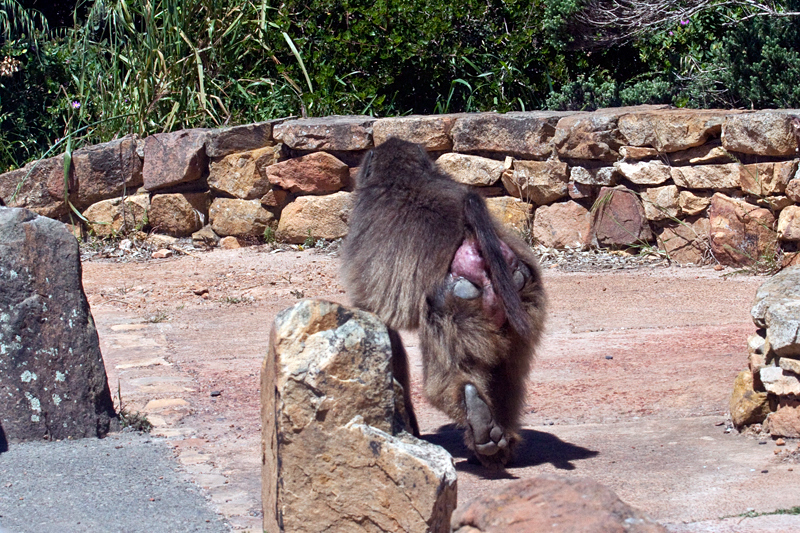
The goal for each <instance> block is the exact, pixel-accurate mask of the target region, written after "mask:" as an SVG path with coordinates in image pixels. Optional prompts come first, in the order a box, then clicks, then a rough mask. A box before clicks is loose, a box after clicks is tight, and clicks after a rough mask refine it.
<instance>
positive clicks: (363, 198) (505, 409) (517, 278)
mask: <svg viewBox="0 0 800 533" xmlns="http://www.w3.org/2000/svg"><path fill="white" fill-rule="evenodd" d="M355 195H356V196H355V197H356V201H355V206H354V208H353V211H352V213H351V215H350V230H349V233H348V236H347V239H346V240H345V245H344V249H343V258H342V259H343V261H342V265H343V266H342V274H343V276H342V277H343V281H344V283H345V286H346V288H347V291H348V294H349V297H350V299H351V301H352V303H353V304H354V305H356V306H358V307H361V308H364V309H367V310H369V311H372V312H374V313H376V314H377V315H378V316H379V317H380V318H381V319H382V320H383V321H384V322H385V323H386V325H387V326H388V328H389V334H390V338H391V341H392V349H393V367H394V372H395V377H396V378H397V379H398V381H400V383H401V385H403V388H404V391H405V402H406V408H407V411H408V412H409V413H410V415H411V423H412V426H413V430H414V431H415V433H417V434H418V433H419V429H418V426H417V423H416V419H415V417H414V416H413V410H412V408H411V402H410V391H409V377H408V368H407V367H408V363H407V359H406V354H405V351H404V349H403V347H402V343H401V342H400V337H399V334H398V333H397V330H398V329H419V334H420V348H421V351H422V359H423V373H424V386H425V394H426V396H427V397H428V398H429V400H430V401H431V403H432V404H433V405H435V406H436V407H437V408H439V409H441V410H442V411H444V412H445V413H447V414H448V415H449V416H450V417H451V418H453V419H454V420H455V421H456V422H457V423H458V424H459V425H460V426H462V427H464V428H465V429H466V436H465V440H466V442H467V445H468V446H469V447H470V449H472V450H473V451H474V452H475V454H476V455H477V457H478V459H480V461H481V462H482V463H483V464H484V465H487V466H490V467H502V466H503V465H505V464H506V462H507V461H508V460H509V458H510V457H511V452H512V449H513V447H514V445H515V444H516V443H517V442H518V441H519V434H518V429H519V418H520V415H521V411H522V408H523V403H524V395H525V394H524V380H525V378H526V377H527V374H528V371H529V368H530V363H531V360H532V358H533V352H534V348H535V346H536V344H537V343H538V340H539V337H540V332H541V329H542V324H543V321H544V306H545V297H544V291H543V288H542V283H541V277H540V273H539V269H538V266H537V261H536V258H535V256H534V255H533V253H532V252H531V250H530V247H528V246H527V245H526V243H525V242H524V241H523V240H522V239H521V238H519V237H518V236H516V235H514V234H513V233H511V232H509V231H507V230H506V229H505V228H503V227H502V226H500V225H499V224H497V223H496V222H495V221H494V220H493V219H492V217H491V215H490V214H489V211H488V210H487V208H486V204H485V202H484V200H483V198H482V197H481V196H480V195H479V194H477V193H476V192H474V191H473V190H472V189H471V188H470V187H468V186H466V185H462V184H460V183H457V182H455V181H453V180H452V179H451V178H450V177H448V176H447V175H446V174H444V173H442V172H440V171H438V170H437V169H436V168H435V167H434V166H433V164H432V163H431V160H430V159H429V158H428V155H427V153H426V152H425V151H424V149H422V148H421V147H420V146H418V145H416V144H413V143H409V142H406V141H401V140H399V139H396V138H390V139H388V140H387V141H386V142H384V143H383V144H381V145H380V146H378V147H376V148H375V149H374V150H372V151H371V152H369V153H368V154H367V155H366V156H365V158H364V161H363V163H362V165H361V171H360V173H359V175H358V178H357V182H356V189H355Z"/></svg>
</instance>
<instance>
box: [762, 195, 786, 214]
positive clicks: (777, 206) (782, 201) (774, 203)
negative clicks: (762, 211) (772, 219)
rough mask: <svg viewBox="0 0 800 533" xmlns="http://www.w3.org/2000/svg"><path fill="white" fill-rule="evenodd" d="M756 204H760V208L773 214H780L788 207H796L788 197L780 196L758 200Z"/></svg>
mask: <svg viewBox="0 0 800 533" xmlns="http://www.w3.org/2000/svg"><path fill="white" fill-rule="evenodd" d="M756 204H758V206H759V207H766V208H767V209H769V210H770V211H772V212H773V213H780V212H781V211H783V210H784V209H786V208H787V207H789V206H791V205H794V202H793V201H791V200H790V199H789V198H787V197H786V196H782V195H778V196H764V197H761V198H758V199H756Z"/></svg>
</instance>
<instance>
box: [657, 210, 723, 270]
mask: <svg viewBox="0 0 800 533" xmlns="http://www.w3.org/2000/svg"><path fill="white" fill-rule="evenodd" d="M708 230H709V223H708V219H707V218H699V219H697V220H695V221H694V222H692V223H689V222H679V223H676V224H674V225H670V226H667V227H665V228H664V229H663V230H662V232H661V234H660V235H659V236H658V247H659V249H661V250H664V251H665V252H666V253H667V257H669V259H670V261H673V262H675V263H678V264H683V265H688V264H695V265H702V264H705V263H707V262H708V260H709V255H710V254H709V244H708Z"/></svg>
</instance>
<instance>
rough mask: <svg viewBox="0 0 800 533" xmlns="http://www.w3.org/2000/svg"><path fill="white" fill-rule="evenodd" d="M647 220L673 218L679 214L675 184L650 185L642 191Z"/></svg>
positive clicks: (678, 199)
mask: <svg viewBox="0 0 800 533" xmlns="http://www.w3.org/2000/svg"><path fill="white" fill-rule="evenodd" d="M642 204H643V205H644V214H645V216H646V217H647V220H669V219H675V218H677V217H678V216H679V215H680V214H681V206H680V198H679V193H678V188H677V187H676V186H675V185H666V186H664V187H650V188H649V189H645V190H644V192H643V193H642Z"/></svg>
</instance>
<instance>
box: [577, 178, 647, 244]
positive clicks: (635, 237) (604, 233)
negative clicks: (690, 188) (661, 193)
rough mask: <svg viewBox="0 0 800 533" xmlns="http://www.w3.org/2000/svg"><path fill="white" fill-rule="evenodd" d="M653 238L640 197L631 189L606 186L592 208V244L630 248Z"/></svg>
mask: <svg viewBox="0 0 800 533" xmlns="http://www.w3.org/2000/svg"><path fill="white" fill-rule="evenodd" d="M652 238H653V234H652V232H651V231H650V225H649V224H648V222H647V217H646V216H645V212H644V206H642V202H641V201H640V200H639V197H638V196H637V195H636V193H634V192H633V191H631V190H630V189H628V188H626V187H624V186H622V185H620V186H618V187H613V188H611V187H603V188H601V189H600V192H599V193H598V195H597V200H596V201H595V203H594V206H593V207H592V236H591V239H592V244H593V245H594V246H610V247H626V246H632V245H638V246H641V245H644V244H646V243H647V242H649V241H650V240H651V239H652Z"/></svg>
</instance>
